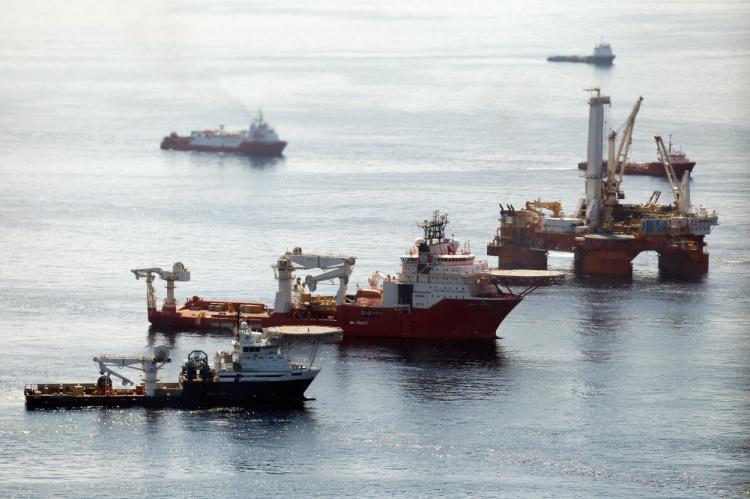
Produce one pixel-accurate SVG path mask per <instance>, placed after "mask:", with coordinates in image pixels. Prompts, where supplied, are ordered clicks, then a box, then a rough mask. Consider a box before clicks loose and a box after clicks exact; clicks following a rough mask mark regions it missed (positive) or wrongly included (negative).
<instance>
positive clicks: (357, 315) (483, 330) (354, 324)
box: [336, 295, 523, 339]
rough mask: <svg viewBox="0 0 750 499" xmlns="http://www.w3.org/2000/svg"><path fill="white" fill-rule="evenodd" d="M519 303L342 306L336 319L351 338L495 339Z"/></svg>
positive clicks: (514, 300)
mask: <svg viewBox="0 0 750 499" xmlns="http://www.w3.org/2000/svg"><path fill="white" fill-rule="evenodd" d="M522 299H523V298H522V297H520V296H518V295H511V296H509V297H507V298H503V299H500V300H491V299H487V300H442V301H440V302H439V303H438V304H437V305H435V306H433V307H431V308H429V309H419V308H408V307H407V308H401V309H397V308H378V307H359V306H356V305H341V306H339V307H338V309H337V312H336V317H337V318H338V322H339V327H340V328H342V329H343V330H344V334H345V335H346V336H350V337H354V336H363V337H364V336H367V337H373V336H374V337H381V338H432V339H438V338H439V339H495V338H496V337H497V328H498V327H500V323H501V322H503V319H505V317H506V316H507V315H508V314H509V313H510V312H511V310H513V309H514V308H515V306H516V305H518V304H519V303H520V302H521V300H522Z"/></svg>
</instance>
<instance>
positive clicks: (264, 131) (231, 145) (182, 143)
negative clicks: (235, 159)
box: [161, 112, 286, 156]
mask: <svg viewBox="0 0 750 499" xmlns="http://www.w3.org/2000/svg"><path fill="white" fill-rule="evenodd" d="M285 147H286V142H284V141H283V140H280V139H279V136H278V134H277V133H276V131H275V130H274V129H273V128H272V127H271V126H270V125H269V124H268V123H267V122H266V121H265V120H264V119H263V113H261V112H258V117H257V118H256V119H255V120H253V122H252V123H251V124H250V128H249V129H248V130H241V131H239V132H227V131H225V130H224V125H219V129H218V130H196V131H193V132H191V133H190V135H189V136H187V137H184V136H180V135H177V132H172V133H171V134H170V135H168V136H167V137H164V139H163V140H162V141H161V148H162V149H165V150H169V149H173V150H177V151H205V152H223V153H237V154H244V155H246V156H281V153H282V152H283V151H284V148H285Z"/></svg>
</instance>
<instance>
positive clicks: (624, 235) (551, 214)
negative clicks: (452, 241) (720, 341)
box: [487, 88, 718, 279]
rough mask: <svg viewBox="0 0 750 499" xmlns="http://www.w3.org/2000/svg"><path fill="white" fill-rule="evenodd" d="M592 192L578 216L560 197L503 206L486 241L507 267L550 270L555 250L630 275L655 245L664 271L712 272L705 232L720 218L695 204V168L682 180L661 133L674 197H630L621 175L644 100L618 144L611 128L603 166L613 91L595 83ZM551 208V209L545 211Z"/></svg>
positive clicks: (607, 272) (589, 268)
mask: <svg viewBox="0 0 750 499" xmlns="http://www.w3.org/2000/svg"><path fill="white" fill-rule="evenodd" d="M590 91H591V93H592V95H591V98H590V99H589V133H588V154H587V160H588V167H587V170H586V173H585V176H584V178H585V188H586V196H585V197H584V198H582V199H581V200H580V201H579V202H578V205H577V207H576V209H575V211H574V212H573V214H572V215H571V216H565V214H564V213H563V212H562V207H561V204H560V202H559V201H542V200H536V201H529V202H527V203H526V206H525V207H524V208H523V209H515V208H514V207H513V206H512V205H506V206H503V205H502V204H501V205H500V218H499V220H500V226H499V227H498V230H497V234H496V236H495V238H494V239H493V240H492V241H490V243H489V244H488V246H487V254H488V255H491V256H497V257H498V260H499V267H500V268H505V269H514V268H532V269H546V268H547V254H548V251H549V250H556V251H569V252H573V253H574V255H575V258H574V262H575V269H576V271H577V272H578V273H580V274H582V275H585V276H593V277H597V276H600V277H606V276H616V277H624V278H630V276H631V275H632V270H633V266H632V263H631V262H632V260H633V258H635V257H636V256H637V255H638V254H639V253H641V252H642V251H656V252H657V253H658V255H659V271H660V273H661V274H662V275H663V276H666V277H672V278H678V279H693V278H696V277H700V276H701V275H703V274H705V273H706V272H708V253H706V252H705V246H706V243H705V242H704V240H703V239H704V237H705V236H706V235H708V234H709V233H710V232H711V227H712V226H714V225H718V215H717V213H716V212H715V211H711V212H709V211H708V210H706V209H704V208H700V209H698V210H694V209H693V208H692V206H691V204H690V185H689V183H688V181H689V179H688V175H687V174H686V175H683V177H682V179H678V178H677V175H676V174H675V172H674V168H673V167H672V165H671V162H670V159H669V154H668V153H667V151H666V149H665V147H664V143H663V142H662V139H661V136H659V135H657V136H655V140H656V144H657V150H658V153H659V159H660V161H662V162H663V163H664V167H665V169H666V177H667V179H668V181H669V184H670V188H671V194H672V197H673V202H672V203H670V204H658V201H659V197H660V195H661V192H659V191H655V192H654V193H653V194H652V195H651V198H650V199H649V200H648V201H647V202H645V203H643V204H625V203H622V202H621V200H623V199H624V198H625V194H624V192H623V190H622V178H623V173H624V168H625V164H626V163H627V159H628V153H629V150H630V144H631V142H632V134H633V128H634V126H635V118H636V116H637V114H638V111H639V109H640V105H641V102H642V100H643V98H642V97H640V98H639V99H638V100H637V101H636V103H635V106H634V107H633V110H632V111H631V113H630V115H629V116H628V119H627V121H626V122H625V124H624V126H623V130H622V138H621V140H620V143H619V146H617V147H616V139H617V132H616V131H614V130H612V131H610V133H609V135H608V151H607V156H608V157H607V169H606V171H605V172H602V170H601V168H600V166H599V165H601V164H602V160H603V157H602V155H603V142H604V134H603V130H604V106H605V105H609V104H610V99H609V97H608V96H605V95H602V94H601V92H600V90H599V89H598V88H594V89H591V90H590ZM545 210H546V211H545Z"/></svg>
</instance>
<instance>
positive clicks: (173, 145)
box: [161, 136, 286, 156]
mask: <svg viewBox="0 0 750 499" xmlns="http://www.w3.org/2000/svg"><path fill="white" fill-rule="evenodd" d="M285 147H286V142H284V141H276V142H250V141H245V142H242V143H241V144H240V145H239V147H215V146H202V145H194V144H192V143H191V142H190V137H179V136H178V137H175V136H167V137H164V140H162V142H161V148H162V149H164V150H175V151H200V152H214V153H230V154H242V155H245V156H281V153H282V152H283V151H284V148H285Z"/></svg>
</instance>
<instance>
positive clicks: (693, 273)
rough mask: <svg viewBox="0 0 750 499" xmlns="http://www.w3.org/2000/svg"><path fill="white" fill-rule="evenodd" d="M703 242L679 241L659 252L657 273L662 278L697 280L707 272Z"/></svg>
mask: <svg viewBox="0 0 750 499" xmlns="http://www.w3.org/2000/svg"><path fill="white" fill-rule="evenodd" d="M704 244H705V243H703V241H680V242H677V243H672V244H668V245H667V246H666V247H665V248H664V249H663V250H661V251H659V273H660V274H661V275H662V276H663V277H672V278H676V279H688V280H691V279H697V278H699V277H701V276H702V275H703V274H705V273H707V272H708V253H705V252H704V251H703V246H704Z"/></svg>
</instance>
